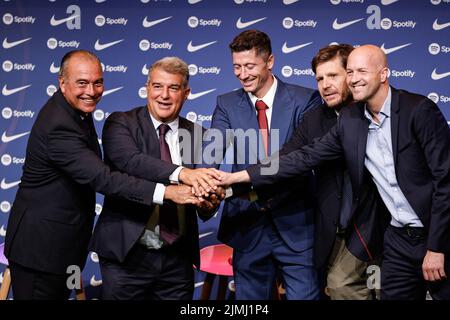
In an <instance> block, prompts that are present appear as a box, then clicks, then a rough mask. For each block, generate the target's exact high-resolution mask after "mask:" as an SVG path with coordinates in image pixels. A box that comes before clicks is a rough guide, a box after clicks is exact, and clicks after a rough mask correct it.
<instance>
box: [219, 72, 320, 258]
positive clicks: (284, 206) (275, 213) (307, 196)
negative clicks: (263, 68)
mask: <svg viewBox="0 0 450 320" xmlns="http://www.w3.org/2000/svg"><path fill="white" fill-rule="evenodd" d="M319 104H320V96H319V94H318V92H317V91H314V90H312V89H308V88H304V87H300V86H297V85H292V84H287V83H284V82H283V81H281V80H279V79H278V87H277V91H276V93H275V99H274V102H273V110H272V118H271V124H270V128H271V132H272V133H273V130H274V129H278V130H279V144H280V146H282V145H283V144H284V143H285V142H287V141H288V140H289V138H290V137H291V136H292V134H293V133H294V131H295V129H296V128H297V127H298V125H299V123H300V122H301V120H302V117H303V113H304V112H305V111H306V110H308V109H309V108H312V107H315V106H318V105H319ZM211 128H214V129H217V130H219V131H220V132H222V134H223V137H225V136H226V130H227V129H243V130H244V131H245V130H248V129H254V130H255V131H256V132H257V130H258V129H259V126H258V120H257V116H256V111H255V108H254V106H253V105H252V103H251V101H250V99H249V96H248V94H247V93H246V92H245V91H244V90H243V89H240V90H235V91H232V92H229V93H226V94H224V95H221V96H218V98H217V107H216V109H215V110H214V114H213V120H212V124H211ZM232 139H233V155H234V161H233V165H232V168H231V170H232V171H233V172H235V171H240V170H243V169H245V168H247V167H248V166H249V165H250V164H252V163H255V162H252V163H251V162H250V160H251V158H252V157H253V159H257V158H258V156H257V155H258V150H257V148H255V146H249V144H248V143H246V145H245V147H243V146H242V144H239V143H238V141H237V138H236V137H235V136H233V137H232ZM227 146H228V145H227V143H226V141H224V143H223V144H216V145H215V148H216V152H218V154H219V155H221V156H223V155H224V154H225V151H226V148H227ZM274 151H277V150H272V152H274ZM239 156H242V157H241V159H245V161H241V162H239V161H238V160H239ZM300 180H301V182H299V181H300ZM271 188H272V189H273V190H277V193H278V194H279V197H278V198H275V199H268V200H269V201H264V202H261V201H254V202H250V201H249V200H247V199H243V198H241V197H234V198H231V199H227V200H226V201H225V204H224V207H223V211H222V216H221V222H220V226H219V233H218V238H219V240H220V241H222V242H224V243H226V244H228V245H230V246H231V247H233V248H234V249H236V250H240V251H242V252H248V251H250V250H252V249H253V247H254V246H255V245H256V243H258V241H259V239H260V237H261V235H262V229H263V227H264V223H265V219H266V218H267V217H266V216H267V215H271V218H272V220H273V222H274V224H275V226H276V228H277V229H278V231H279V233H280V235H281V237H282V238H283V240H284V241H285V242H286V244H287V245H288V246H289V247H290V248H291V249H292V250H295V251H298V252H300V251H303V250H305V249H308V248H311V247H312V245H313V233H314V228H313V219H314V217H313V211H312V207H313V204H312V202H313V197H312V192H311V191H312V190H311V189H310V188H309V187H308V184H307V183H305V182H304V180H303V179H298V178H297V179H293V180H291V181H289V182H283V183H280V184H274V185H273V186H271ZM257 191H258V192H259V193H258V196H261V197H263V194H264V190H257ZM272 193H273V192H272ZM280 199H282V200H280Z"/></svg>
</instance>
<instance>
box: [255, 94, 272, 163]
mask: <svg viewBox="0 0 450 320" xmlns="http://www.w3.org/2000/svg"><path fill="white" fill-rule="evenodd" d="M255 107H256V111H258V125H259V130H260V131H261V136H262V140H263V143H264V150H265V152H266V156H268V155H269V126H268V124H267V116H266V109H268V106H267V105H266V104H265V103H264V101H262V100H257V101H256V104H255Z"/></svg>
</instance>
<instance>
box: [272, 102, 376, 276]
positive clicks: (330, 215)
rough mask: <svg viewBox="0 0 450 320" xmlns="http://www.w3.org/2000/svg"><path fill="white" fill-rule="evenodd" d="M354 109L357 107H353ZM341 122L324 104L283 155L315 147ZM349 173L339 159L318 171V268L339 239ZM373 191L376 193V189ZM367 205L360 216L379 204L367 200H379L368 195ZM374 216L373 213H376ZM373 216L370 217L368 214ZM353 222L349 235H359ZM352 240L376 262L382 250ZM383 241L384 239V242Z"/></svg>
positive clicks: (310, 113)
mask: <svg viewBox="0 0 450 320" xmlns="http://www.w3.org/2000/svg"><path fill="white" fill-rule="evenodd" d="M349 107H350V108H352V107H354V106H352V105H350V106H349ZM336 122H337V115H336V112H335V110H334V109H332V108H329V107H327V105H326V104H322V105H321V106H320V107H318V108H314V109H313V110H310V111H308V112H307V113H306V114H305V116H304V118H303V121H302V122H301V124H300V126H299V128H298V129H297V130H296V131H295V132H294V135H293V136H292V138H291V140H289V142H288V143H286V144H285V145H284V146H283V148H282V149H281V150H280V155H283V154H288V153H290V152H292V151H295V150H297V149H300V148H301V147H303V146H305V145H308V144H310V143H313V142H314V141H315V140H317V139H318V138H321V137H322V136H324V135H325V134H326V133H327V132H328V131H329V130H330V129H331V128H332V127H333V126H334V125H335V124H336ZM344 170H345V161H344V159H337V160H333V161H330V162H327V163H325V164H323V165H321V166H318V167H317V168H315V169H314V177H315V182H316V183H315V187H316V194H315V196H316V199H317V201H316V204H317V208H316V210H315V218H316V219H315V227H316V230H315V238H314V262H315V265H316V266H317V267H324V266H326V263H327V262H328V259H329V256H330V254H331V250H332V248H333V245H334V241H335V239H336V228H337V226H338V223H339V218H340V211H341V206H342V185H343V176H344ZM367 183H368V184H370V185H368V186H366V188H369V187H370V188H373V187H374V186H373V185H372V184H373V182H372V181H371V180H370V179H368V181H367ZM372 190H373V189H372ZM364 199H365V201H366V202H363V205H360V206H359V208H358V212H359V211H361V210H369V212H370V210H373V206H374V205H376V203H373V202H372V203H371V202H367V200H372V201H375V200H376V201H378V200H379V199H378V198H377V197H373V198H369V197H367V196H366V195H364ZM372 212H373V211H372ZM367 214H370V213H367ZM354 228H355V225H354V224H353V223H352V221H351V222H350V223H349V226H348V229H347V234H350V233H352V232H356V233H357V232H358V230H355V229H354ZM348 238H349V239H350V240H352V241H353V240H356V241H357V242H356V243H352V244H350V246H351V247H357V248H358V250H357V252H365V251H366V249H367V250H370V252H366V253H367V258H366V257H365V259H369V260H372V259H371V258H370V257H372V258H375V256H376V253H378V252H379V249H381V246H380V245H378V247H377V248H373V246H372V247H371V248H368V247H367V248H366V247H365V246H366V244H365V243H361V239H360V238H359V237H354V236H350V237H349V236H348ZM380 239H381V238H380Z"/></svg>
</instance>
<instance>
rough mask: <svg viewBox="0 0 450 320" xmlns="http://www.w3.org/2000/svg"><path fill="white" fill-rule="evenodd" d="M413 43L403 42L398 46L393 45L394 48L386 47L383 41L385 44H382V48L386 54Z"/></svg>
mask: <svg viewBox="0 0 450 320" xmlns="http://www.w3.org/2000/svg"><path fill="white" fill-rule="evenodd" d="M411 44H412V43H406V44H403V45H401V46H397V47H393V48H389V49H387V48H385V47H384V43H383V44H382V45H381V50H383V51H384V53H385V54H389V53H392V52H395V51H397V50H400V49H403V48H405V47H407V46H410V45H411Z"/></svg>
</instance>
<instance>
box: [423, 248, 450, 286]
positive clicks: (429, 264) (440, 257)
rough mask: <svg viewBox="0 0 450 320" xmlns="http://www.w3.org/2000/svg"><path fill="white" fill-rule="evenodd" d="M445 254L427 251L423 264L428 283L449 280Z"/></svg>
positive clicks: (424, 275)
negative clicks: (446, 272) (445, 268)
mask: <svg viewBox="0 0 450 320" xmlns="http://www.w3.org/2000/svg"><path fill="white" fill-rule="evenodd" d="M444 261H445V256H444V254H443V253H440V252H434V251H430V250H427V253H426V255H425V258H424V259H423V263H422V272H423V277H424V278H425V280H426V281H439V280H443V279H445V278H447V275H446V274H445V271H444Z"/></svg>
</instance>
